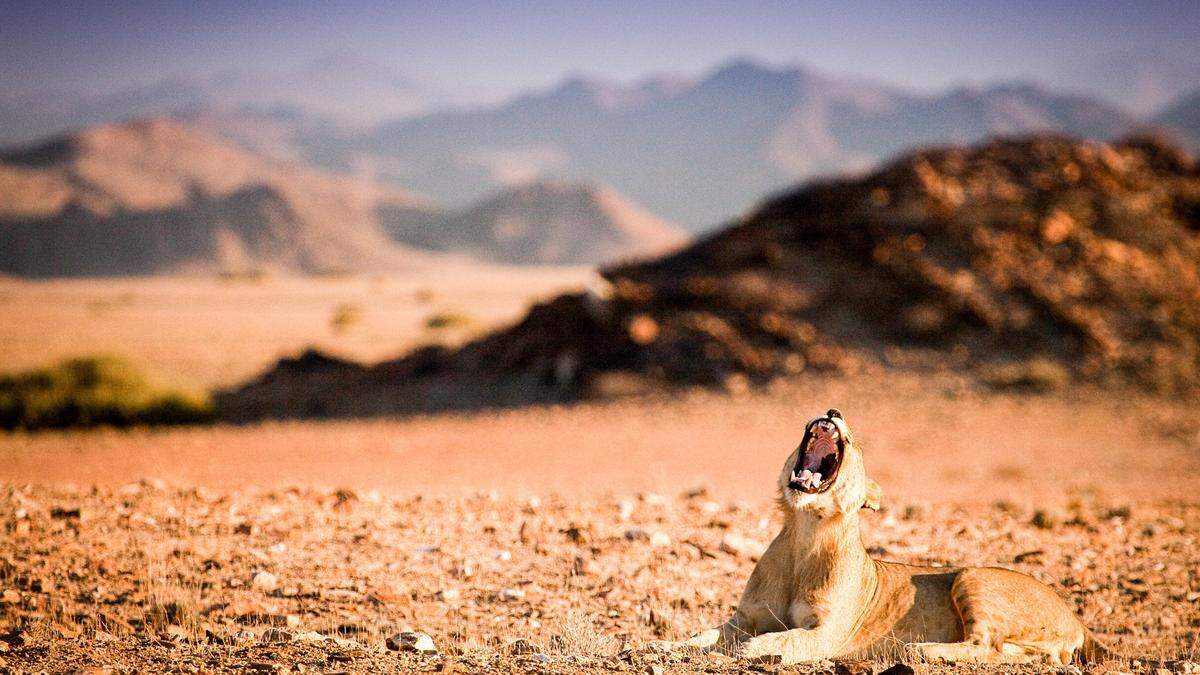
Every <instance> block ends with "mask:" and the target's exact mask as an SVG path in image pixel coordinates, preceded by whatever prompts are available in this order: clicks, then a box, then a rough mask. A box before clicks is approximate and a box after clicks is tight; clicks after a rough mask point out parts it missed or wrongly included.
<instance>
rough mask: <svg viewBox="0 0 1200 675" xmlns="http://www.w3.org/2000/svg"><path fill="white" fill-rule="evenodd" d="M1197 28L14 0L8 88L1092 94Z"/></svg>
mask: <svg viewBox="0 0 1200 675" xmlns="http://www.w3.org/2000/svg"><path fill="white" fill-rule="evenodd" d="M1197 35H1200V2H1197V1H1195V0H1192V1H1190V2H1141V3H1138V2H1107V1H1101V0H1062V1H1048V0H1042V1H1017V0H1014V1H1009V2H1001V1H999V0H988V1H983V2H810V3H795V2H768V1H762V2H753V1H745V0H743V1H739V2H710V1H702V0H701V1H693V2H652V1H647V0H640V1H625V0H614V1H611V2H577V1H560V2H500V1H494V0H477V1H464V2H453V1H451V0H441V1H436V2H423V1H422V2H412V1H409V2H365V1H364V2H334V1H330V2H305V1H302V0H289V1H274V0H249V1H247V0H237V1H229V2H226V1H215V2H203V1H195V0H191V1H189V0H181V1H175V0H161V1H158V2H118V1H106V0H83V1H79V2H54V1H42V2H14V1H13V0H4V1H3V2H0V86H2V87H4V88H6V89H8V90H9V91H10V92H11V91H19V90H28V89H35V88H40V87H46V86H49V87H55V88H57V87H87V88H92V89H101V90H103V89H109V88H116V87H120V86H125V85H129V84H137V83H148V82H152V81H156V80H160V79H164V78H168V77H175V76H193V75H205V74H211V73H214V72H217V71H221V70H227V69H241V68H257V69H272V68H281V67H289V66H298V65H300V64H302V63H304V62H307V61H311V60H313V59H315V58H318V57H321V56H324V55H327V54H331V53H333V54H354V55H356V56H358V57H361V58H364V59H367V60H370V61H374V62H378V63H380V64H383V65H386V66H388V67H391V68H395V69H396V70H397V71H398V72H400V73H403V74H405V75H406V76H408V77H410V78H412V79H413V80H416V81H417V82H421V83H426V84H429V85H432V86H433V87H435V88H437V89H440V90H443V91H446V92H448V93H450V94H452V95H453V96H454V97H455V98H457V99H460V100H479V99H485V98H487V99H491V98H495V97H497V96H499V95H503V94H506V93H510V92H512V91H515V90H518V89H524V88H528V87H537V86H544V85H547V84H549V83H551V82H552V81H554V80H557V79H558V78H560V77H561V76H562V75H564V74H565V73H569V72H570V73H574V72H583V73H588V74H594V75H600V76H608V77H613V78H620V79H627V78H632V77H637V76H640V75H644V74H646V73H649V72H653V71H674V72H681V73H687V74H695V73H698V72H700V71H702V70H704V69H706V68H709V67H711V66H712V65H713V64H714V63H717V62H719V61H721V60H723V59H727V58H729V57H731V56H735V55H749V56H754V57H758V58H761V59H763V60H765V61H767V62H770V63H777V64H778V63H787V62H796V63H806V64H809V65H811V66H813V67H815V68H818V69H820V70H824V71H827V72H831V73H843V74H854V75H861V76H866V77H870V78H874V79H879V80H883V81H887V82H891V83H894V84H898V85H902V86H906V87H910V88H914V89H922V90H929V89H934V88H941V87H945V86H948V85H951V84H956V83H962V82H976V83H978V82H991V81H996V80H1007V79H1015V78H1033V79H1038V80H1042V81H1045V82H1048V83H1051V84H1056V85H1063V84H1066V85H1072V84H1074V85H1078V88H1087V87H1091V88H1092V89H1093V90H1095V89H1096V87H1101V88H1103V87H1104V86H1105V81H1106V77H1105V71H1106V70H1107V69H1110V68H1117V69H1120V68H1127V69H1128V68H1130V67H1132V66H1133V65H1137V64H1140V63H1141V62H1142V61H1148V62H1151V63H1154V62H1158V63H1159V65H1160V66H1161V67H1164V68H1175V69H1176V70H1178V69H1179V68H1180V67H1184V68H1185V73H1184V74H1185V75H1187V71H1186V69H1187V68H1192V67H1193V66H1196V65H1197V59H1200V57H1197V56H1196V52H1197V51H1198V50H1197V49H1196V47H1195V42H1196V40H1197ZM1181 59H1182V60H1184V61H1188V60H1189V59H1190V62H1188V63H1185V64H1183V66H1181V65H1180V63H1179V61H1180V60H1181ZM1131 64H1132V65H1131ZM1137 67H1141V66H1137ZM1147 67H1149V66H1147ZM1177 76H1178V75H1177ZM1197 77H1198V78H1200V75H1198V76H1197Z"/></svg>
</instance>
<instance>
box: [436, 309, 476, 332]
mask: <svg viewBox="0 0 1200 675" xmlns="http://www.w3.org/2000/svg"><path fill="white" fill-rule="evenodd" d="M472 323H473V321H472V320H471V317H469V316H467V315H466V314H459V313H456V312H442V313H440V314H434V315H433V316H431V317H429V318H428V319H426V320H425V327H426V328H429V329H432V330H446V329H450V328H466V327H468V326H470V325H471V324H472Z"/></svg>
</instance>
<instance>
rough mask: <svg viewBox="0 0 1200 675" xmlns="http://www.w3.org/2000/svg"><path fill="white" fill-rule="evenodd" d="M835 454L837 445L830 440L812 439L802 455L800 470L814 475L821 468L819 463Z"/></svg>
mask: <svg viewBox="0 0 1200 675" xmlns="http://www.w3.org/2000/svg"><path fill="white" fill-rule="evenodd" d="M835 452H837V443H836V442H835V441H834V440H833V439H832V438H822V437H817V438H814V439H813V440H812V443H811V444H810V446H809V449H808V452H806V453H804V462H803V463H801V465H800V468H801V469H808V470H809V471H812V472H813V473H816V472H817V471H818V470H819V469H820V468H821V462H823V461H825V458H826V457H828V456H829V455H832V454H833V453H835Z"/></svg>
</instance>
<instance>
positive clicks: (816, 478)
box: [812, 473, 821, 487]
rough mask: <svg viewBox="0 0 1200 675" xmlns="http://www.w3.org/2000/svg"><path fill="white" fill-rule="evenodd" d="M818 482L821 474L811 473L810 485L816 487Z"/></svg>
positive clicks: (819, 482)
mask: <svg viewBox="0 0 1200 675" xmlns="http://www.w3.org/2000/svg"><path fill="white" fill-rule="evenodd" d="M820 484H821V474H819V473H814V474H813V475H812V485H813V487H817V486H819V485H820Z"/></svg>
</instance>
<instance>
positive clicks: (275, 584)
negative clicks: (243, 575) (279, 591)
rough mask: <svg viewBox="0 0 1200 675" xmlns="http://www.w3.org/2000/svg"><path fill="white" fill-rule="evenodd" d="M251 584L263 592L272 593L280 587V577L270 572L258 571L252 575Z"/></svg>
mask: <svg viewBox="0 0 1200 675" xmlns="http://www.w3.org/2000/svg"><path fill="white" fill-rule="evenodd" d="M250 585H251V586H252V587H254V588H255V589H257V590H260V591H262V592H263V593H270V592H271V591H273V590H275V589H276V588H279V577H276V576H275V575H274V574H271V573H270V572H262V571H260V572H256V573H255V574H254V576H252V577H250Z"/></svg>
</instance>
